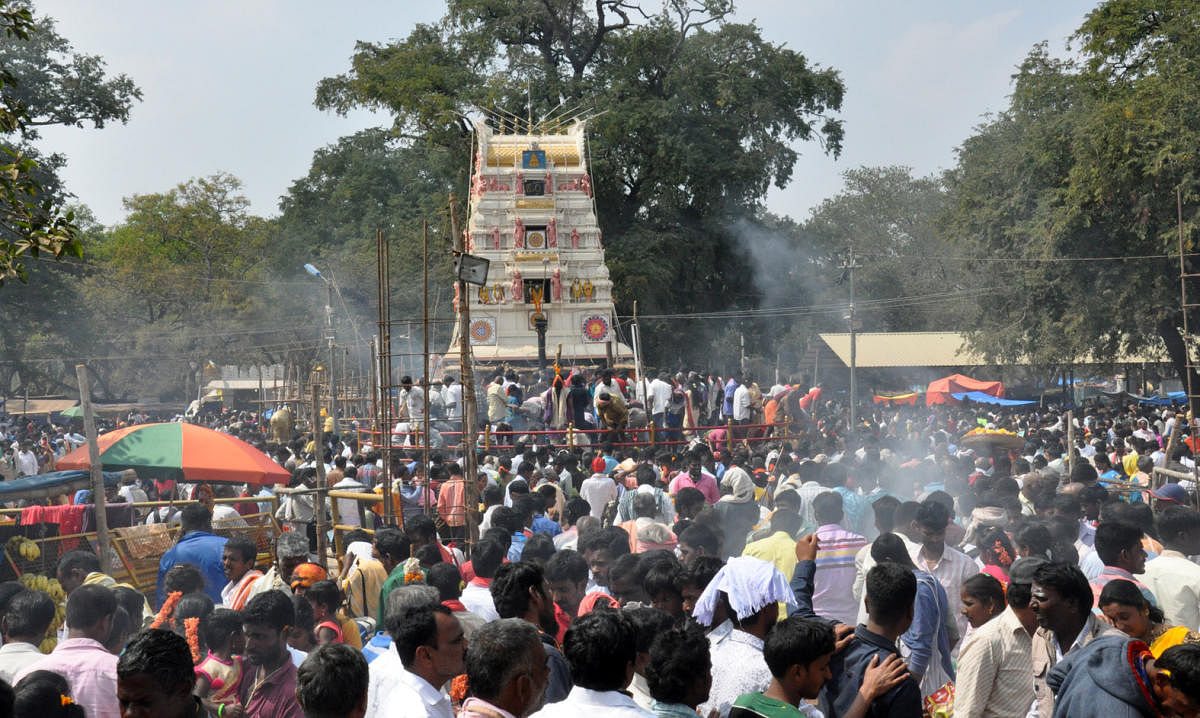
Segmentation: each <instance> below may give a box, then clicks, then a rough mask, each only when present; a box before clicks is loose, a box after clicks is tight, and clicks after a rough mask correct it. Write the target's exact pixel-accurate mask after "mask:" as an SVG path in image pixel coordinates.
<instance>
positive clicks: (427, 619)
mask: <svg viewBox="0 0 1200 718" xmlns="http://www.w3.org/2000/svg"><path fill="white" fill-rule="evenodd" d="M387 623H388V633H390V634H391V636H392V646H393V647H394V648H395V649H396V653H398V654H399V655H400V663H401V664H402V665H403V666H404V670H403V671H401V672H400V674H399V676H398V679H399V680H398V681H397V683H396V685H394V686H393V687H392V690H391V693H390V695H389V696H388V700H387V703H386V704H384V705H382V706H381V708H382V709H381V711H380V715H381V716H384V718H454V710H453V708H452V707H451V705H450V694H449V693H447V692H446V689H445V688H444V687H443V686H445V684H446V683H447V682H448V681H450V679H452V678H454V677H455V676H457V675H459V674H460V673H462V672H463V665H464V662H463V659H464V658H465V656H466V652H467V639H466V637H465V636H464V635H463V629H462V626H461V625H459V623H458V619H456V618H455V617H454V614H453V613H452V612H451V611H450V609H449V608H446V607H445V606H442V605H441V604H438V605H437V606H432V607H420V608H415V609H412V610H409V611H405V612H402V613H401V614H399V615H398V616H394V617H389V618H388V621H387Z"/></svg>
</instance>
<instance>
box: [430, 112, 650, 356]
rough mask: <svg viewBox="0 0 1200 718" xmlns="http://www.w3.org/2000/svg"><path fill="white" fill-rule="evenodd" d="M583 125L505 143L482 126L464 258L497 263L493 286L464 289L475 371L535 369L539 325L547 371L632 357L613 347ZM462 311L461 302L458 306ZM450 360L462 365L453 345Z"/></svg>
mask: <svg viewBox="0 0 1200 718" xmlns="http://www.w3.org/2000/svg"><path fill="white" fill-rule="evenodd" d="M585 125H586V121H576V122H574V123H573V124H571V125H570V126H569V127H566V126H565V125H564V126H561V127H555V128H553V130H557V131H551V130H547V129H546V128H540V130H539V128H535V130H539V131H541V132H548V134H504V133H498V132H497V131H496V130H495V129H493V128H491V127H488V126H487V125H486V124H484V123H483V122H481V121H476V123H475V129H476V136H477V137H478V146H477V148H476V151H475V158H474V163H473V164H474V166H473V168H472V169H473V172H472V177H471V202H470V216H469V218H468V221H467V228H466V230H465V240H466V247H467V252H468V253H470V254H474V255H477V256H480V257H484V258H486V259H488V260H490V262H491V266H490V268H489V271H488V278H487V284H486V285H485V286H483V287H478V286H472V285H468V294H469V296H468V297H467V301H469V302H470V303H471V305H470V306H471V323H470V332H471V346H472V351H473V353H474V356H475V360H476V361H478V362H484V363H490V362H504V361H515V362H529V361H536V360H537V356H538V351H537V332H536V330H535V328H534V319H535V317H537V316H538V314H539V312H540V313H541V315H543V316H545V318H546V320H547V322H548V324H547V329H546V354H547V357H548V359H549V361H550V362H553V360H554V354H555V352H556V351H557V349H558V346H559V345H560V344H561V345H562V357H563V360H564V362H565V361H566V360H568V359H570V360H575V361H579V360H588V361H590V362H592V361H596V360H602V359H604V358H605V357H606V353H607V346H606V345H607V343H608V342H612V353H613V356H614V357H616V358H627V357H630V356H632V351H631V350H630V348H629V347H628V346H627V345H625V344H622V343H620V342H618V341H617V337H616V332H615V330H614V322H613V319H614V317H613V314H614V311H613V296H612V282H611V281H610V280H609V278H608V267H606V266H605V264H604V248H603V244H602V238H601V232H600V226H599V224H598V223H597V218H596V204H595V201H594V200H593V197H592V181H591V177H590V175H589V174H588V167H587V160H586V158H587V151H586V150H587V147H586V138H585V135H584V131H585ZM456 301H459V300H456ZM446 358H447V359H449V360H451V361H456V360H457V358H458V338H457V335H456V336H455V338H454V339H453V341H452V342H451V345H450V351H449V352H448V353H447V355H446Z"/></svg>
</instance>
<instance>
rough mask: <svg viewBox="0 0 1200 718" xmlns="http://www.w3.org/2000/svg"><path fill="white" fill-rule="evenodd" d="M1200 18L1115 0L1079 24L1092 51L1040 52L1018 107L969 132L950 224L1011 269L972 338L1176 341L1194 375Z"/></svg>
mask: <svg viewBox="0 0 1200 718" xmlns="http://www.w3.org/2000/svg"><path fill="white" fill-rule="evenodd" d="M1198 22H1200V7H1198V6H1196V5H1195V4H1194V3H1189V2H1166V3H1162V2H1149V1H1146V0H1109V1H1108V2H1104V3H1101V4H1100V5H1099V6H1098V7H1097V8H1096V9H1095V10H1093V11H1092V12H1091V13H1089V15H1088V16H1087V18H1086V20H1085V21H1084V23H1083V25H1082V26H1081V27H1080V28H1079V29H1078V31H1077V32H1076V33H1075V35H1074V40H1075V42H1076V43H1077V44H1078V45H1079V50H1080V53H1081V57H1080V58H1079V59H1078V60H1071V59H1062V58H1056V57H1054V56H1052V55H1051V54H1050V53H1049V52H1048V51H1047V49H1046V47H1045V46H1044V45H1043V46H1038V47H1036V48H1034V50H1033V51H1032V52H1031V53H1030V54H1029V56H1028V57H1027V58H1026V59H1025V61H1024V62H1023V63H1022V65H1021V67H1020V69H1019V71H1018V73H1017V75H1016V78H1015V84H1014V90H1013V95H1012V99H1011V102H1010V105H1009V107H1008V108H1007V109H1005V110H1004V111H1003V112H1001V113H999V114H998V115H997V116H996V117H994V118H992V119H991V121H989V122H988V123H986V124H985V125H984V126H982V127H981V128H980V130H979V132H978V133H977V134H976V135H975V136H973V137H971V138H970V139H968V140H967V141H966V142H965V143H963V145H962V147H961V148H960V151H959V162H958V165H957V167H956V168H955V169H954V170H953V171H952V172H950V173H949V175H948V178H947V182H948V187H949V191H950V197H951V199H950V203H951V205H950V206H951V209H950V212H949V213H948V215H947V229H948V231H949V232H950V233H951V234H952V235H953V236H954V237H955V238H956V239H957V240H959V241H960V242H961V244H962V246H963V248H964V251H966V252H969V253H971V254H974V255H975V256H977V257H979V258H981V261H979V262H977V263H976V264H975V265H974V269H975V270H976V271H977V272H978V273H980V274H987V275H988V276H990V277H993V278H994V279H996V280H998V281H996V282H995V284H996V285H997V289H996V291H995V293H994V294H993V296H992V297H991V298H990V299H989V301H988V303H987V305H986V307H983V308H982V309H981V311H980V313H979V315H978V320H977V322H976V323H975V327H976V331H975V332H974V333H973V334H972V341H973V343H974V345H975V346H977V347H978V348H979V349H981V350H983V351H984V352H985V353H986V354H988V355H989V356H999V357H1007V358H1013V357H1015V356H1018V355H1026V356H1029V357H1032V358H1033V359H1034V360H1035V361H1036V362H1037V363H1042V364H1064V363H1067V362H1070V361H1072V360H1075V359H1078V358H1080V357H1097V358H1116V357H1119V356H1120V354H1121V353H1122V352H1142V351H1145V350H1148V349H1165V350H1166V353H1167V354H1168V355H1169V357H1170V360H1171V361H1172V362H1173V363H1174V365H1175V367H1176V370H1177V371H1178V373H1179V375H1180V377H1181V378H1186V373H1185V371H1184V367H1185V364H1186V363H1187V360H1186V352H1185V349H1184V342H1183V339H1182V336H1181V329H1182V321H1183V315H1182V310H1181V306H1180V295H1179V286H1180V285H1179V270H1180V263H1179V253H1178V242H1179V239H1178V237H1179V234H1178V233H1179V232H1182V233H1183V237H1184V251H1185V253H1190V252H1191V250H1192V248H1193V245H1194V242H1195V237H1196V228H1197V225H1196V217H1197V200H1198V199H1200V192H1198V190H1200V184H1198V177H1197V172H1196V170H1197V164H1196V155H1195V152H1196V150H1195V148H1196V147H1197V146H1200V118H1198V116H1197V113H1196V111H1195V110H1196V108H1197V103H1196V92H1195V91H1196V87H1200V67H1198V66H1197V60H1200V41H1198V40H1197V38H1196V37H1195V32H1194V28H1195V27H1196V25H1197V23H1198ZM1177 192H1178V193H1179V198H1180V199H1181V202H1182V216H1181V217H1180V216H1179V209H1178V206H1177ZM1180 219H1181V220H1182V221H1179V220H1180ZM1185 268H1186V269H1187V272H1188V273H1194V272H1195V271H1196V269H1195V268H1194V258H1193V257H1192V256H1191V255H1190V254H1187V256H1185ZM1189 286H1190V289H1189V291H1190V292H1191V293H1192V296H1193V297H1194V296H1196V292H1197V291H1200V287H1197V286H1195V283H1194V282H1191V281H1190V282H1189ZM1191 301H1193V302H1194V301H1195V300H1194V299H1192V300H1191ZM1191 320H1192V322H1193V326H1196V324H1195V323H1194V322H1195V318H1194V317H1193V318H1191ZM1198 385H1200V384H1198Z"/></svg>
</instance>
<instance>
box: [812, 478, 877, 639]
mask: <svg viewBox="0 0 1200 718" xmlns="http://www.w3.org/2000/svg"><path fill="white" fill-rule="evenodd" d="M813 513H814V515H815V516H816V520H817V523H818V524H819V527H818V528H817V541H818V547H819V548H818V549H817V573H816V577H815V579H814V587H813V609H814V610H815V611H816V613H817V615H818V616H824V617H826V618H831V619H834V620H836V621H840V622H841V623H845V624H847V625H850V626H853V625H855V624H857V622H858V604H857V602H856V601H855V600H854V575H855V568H854V556H855V554H857V553H858V550H859V549H861V548H862V547H863V546H866V545H867V540H866V539H865V538H864V537H862V536H859V535H858V534H856V533H851V532H850V531H847V530H846V529H844V528H842V525H841V523H842V496H841V494H839V493H837V492H835V491H827V492H825V493H823V494H818V495H817V497H816V498H815V499H813Z"/></svg>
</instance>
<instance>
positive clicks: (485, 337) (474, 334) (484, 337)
mask: <svg viewBox="0 0 1200 718" xmlns="http://www.w3.org/2000/svg"><path fill="white" fill-rule="evenodd" d="M492 331H493V329H492V323H491V322H489V321H487V320H486V319H477V320H475V321H473V322H471V338H472V339H474V340H475V341H476V342H479V343H483V342H487V341H490V340H491V338H492Z"/></svg>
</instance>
